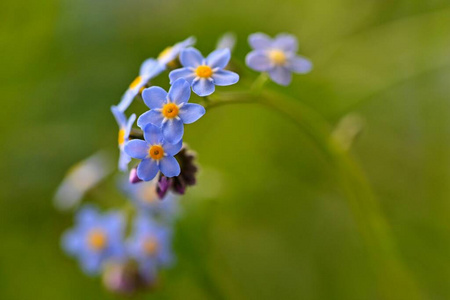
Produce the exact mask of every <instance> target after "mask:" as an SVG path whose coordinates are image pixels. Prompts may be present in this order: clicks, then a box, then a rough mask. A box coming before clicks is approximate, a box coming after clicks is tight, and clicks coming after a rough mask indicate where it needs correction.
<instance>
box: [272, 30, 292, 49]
mask: <svg viewBox="0 0 450 300" xmlns="http://www.w3.org/2000/svg"><path fill="white" fill-rule="evenodd" d="M272 47H273V48H276V49H280V50H284V51H286V52H297V50H298V41H297V38H296V37H295V36H293V35H291V34H287V33H280V34H278V35H277V36H276V37H275V40H274V42H273V44H272Z"/></svg>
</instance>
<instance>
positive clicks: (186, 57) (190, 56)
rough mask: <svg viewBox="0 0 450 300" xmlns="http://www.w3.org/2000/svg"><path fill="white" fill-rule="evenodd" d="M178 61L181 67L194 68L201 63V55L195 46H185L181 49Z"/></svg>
mask: <svg viewBox="0 0 450 300" xmlns="http://www.w3.org/2000/svg"><path fill="white" fill-rule="evenodd" d="M180 62H181V64H182V65H183V67H193V68H196V67H198V66H199V65H201V64H202V63H203V55H202V54H201V53H200V51H198V50H197V49H195V48H192V47H191V48H187V49H184V50H183V51H181V53H180Z"/></svg>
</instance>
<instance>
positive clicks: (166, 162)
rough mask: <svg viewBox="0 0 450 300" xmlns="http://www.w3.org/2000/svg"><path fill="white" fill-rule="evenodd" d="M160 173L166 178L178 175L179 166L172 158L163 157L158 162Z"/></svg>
mask: <svg viewBox="0 0 450 300" xmlns="http://www.w3.org/2000/svg"><path fill="white" fill-rule="evenodd" d="M160 167H161V172H162V173H163V174H164V175H165V176H167V177H174V176H178V175H180V172H181V170H180V165H179V164H178V162H177V160H176V159H175V157H173V156H165V157H164V158H163V159H161V161H160Z"/></svg>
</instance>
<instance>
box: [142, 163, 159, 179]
mask: <svg viewBox="0 0 450 300" xmlns="http://www.w3.org/2000/svg"><path fill="white" fill-rule="evenodd" d="M158 171H159V167H158V164H157V163H156V161H154V160H153V159H144V160H143V161H141V162H140V164H139V166H138V167H137V175H138V177H139V178H140V179H142V180H144V181H150V180H152V179H153V178H155V176H156V174H158Z"/></svg>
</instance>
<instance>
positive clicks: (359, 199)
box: [208, 92, 422, 300]
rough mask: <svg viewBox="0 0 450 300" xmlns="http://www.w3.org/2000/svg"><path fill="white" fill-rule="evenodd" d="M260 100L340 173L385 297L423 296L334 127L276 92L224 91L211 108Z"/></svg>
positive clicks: (411, 297) (339, 180) (360, 172)
mask: <svg viewBox="0 0 450 300" xmlns="http://www.w3.org/2000/svg"><path fill="white" fill-rule="evenodd" d="M249 102H256V103H260V104H262V105H265V106H267V107H270V108H271V109H272V110H274V111H277V112H278V113H280V114H282V115H283V116H284V117H287V118H288V119H289V120H291V121H292V122H294V124H295V125H296V126H297V127H298V128H299V129H300V130H301V131H302V132H303V133H304V134H305V135H306V136H308V137H309V138H310V140H311V141H312V142H313V143H314V144H315V145H316V146H317V147H318V148H319V149H320V150H321V153H322V154H323V155H324V157H325V159H326V160H327V161H328V163H329V164H330V166H331V167H332V168H333V170H334V171H335V173H336V174H337V180H338V182H339V185H340V187H341V189H342V192H343V194H344V195H345V198H346V200H347V202H348V204H349V207H350V209H351V212H352V214H353V216H354V218H355V221H356V223H357V226H358V229H359V231H360V233H361V235H362V237H363V239H364V241H365V244H366V247H367V249H368V253H369V254H370V258H371V263H372V266H373V269H374V271H375V273H376V277H377V279H378V283H379V287H380V295H381V296H382V298H383V299H393V300H394V299H395V300H397V299H405V297H406V299H422V295H421V293H420V291H419V289H418V287H417V285H416V283H415V282H414V280H413V279H412V278H411V276H410V275H409V273H408V272H407V270H406V268H405V267H404V265H403V264H402V262H401V260H400V256H399V254H398V250H397V248H396V245H395V243H394V238H393V234H392V232H391V229H390V227H389V225H388V223H387V221H386V220H385V218H384V217H383V214H382V212H381V209H380V207H379V204H378V202H377V200H376V198H375V196H374V193H373V191H372V189H371V187H370V184H369V183H368V180H367V179H366V177H365V175H364V173H363V172H362V170H361V169H360V168H359V166H358V164H357V163H356V162H355V161H354V160H353V159H352V157H351V156H350V155H349V154H348V152H346V151H345V150H344V149H342V148H341V147H340V146H339V144H338V143H336V142H335V141H334V140H333V139H332V138H331V134H330V133H331V126H329V124H328V123H327V121H326V120H324V119H323V118H322V117H321V116H320V115H319V114H318V113H316V112H315V111H313V110H312V109H310V108H309V107H307V106H305V105H304V104H303V103H301V102H300V101H298V100H296V99H293V98H290V97H288V96H286V95H282V94H280V93H276V92H264V93H261V94H260V95H256V94H254V93H233V94H223V95H222V97H221V98H217V99H216V100H215V101H214V102H213V103H211V104H210V105H208V108H212V107H218V106H222V105H227V104H238V103H249Z"/></svg>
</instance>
